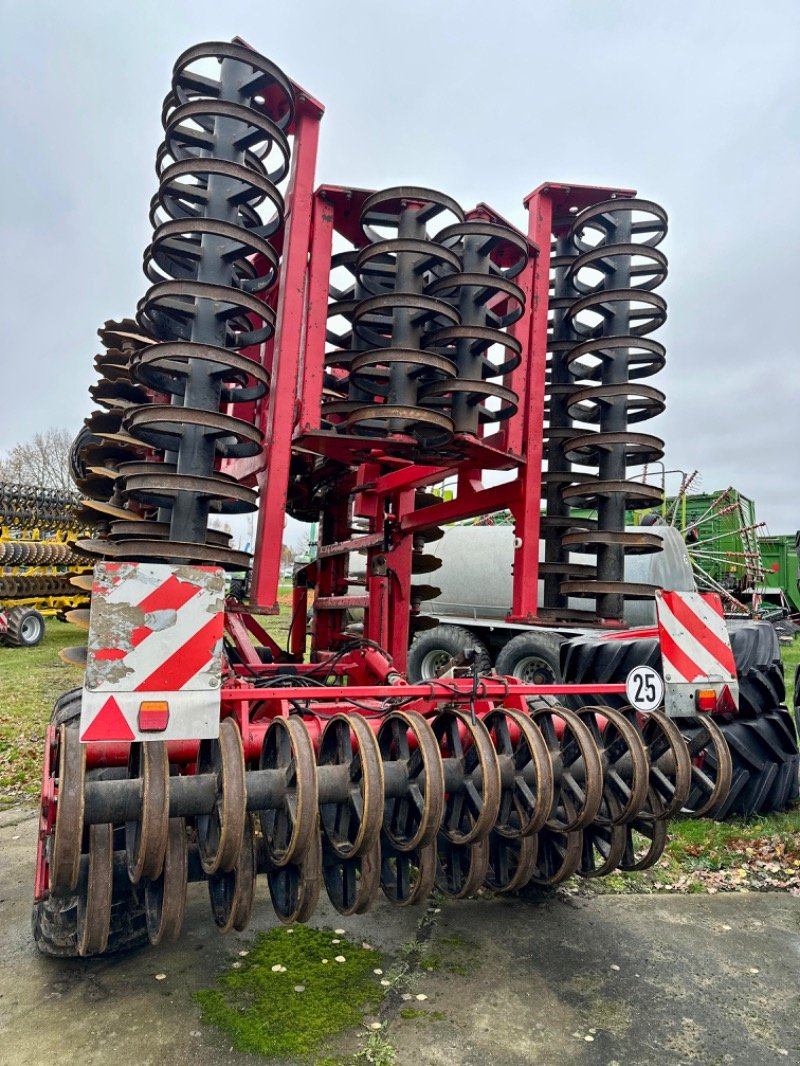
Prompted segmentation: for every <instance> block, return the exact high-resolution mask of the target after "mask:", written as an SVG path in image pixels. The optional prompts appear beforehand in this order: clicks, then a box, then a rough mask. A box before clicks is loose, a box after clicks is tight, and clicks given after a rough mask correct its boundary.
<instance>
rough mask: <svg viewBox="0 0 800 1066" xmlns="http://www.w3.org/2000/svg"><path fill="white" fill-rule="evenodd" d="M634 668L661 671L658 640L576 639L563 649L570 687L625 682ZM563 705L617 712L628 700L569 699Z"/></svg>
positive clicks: (564, 671)
mask: <svg viewBox="0 0 800 1066" xmlns="http://www.w3.org/2000/svg"><path fill="white" fill-rule="evenodd" d="M635 666H652V667H653V668H654V669H655V670H658V672H659V673H660V672H661V648H660V646H659V643H658V638H657V637H639V638H636V639H632V640H600V639H598V638H597V637H593V636H587V637H576V638H575V639H574V640H568V641H565V642H564V644H563V645H562V646H561V673H562V675H563V677H564V681H566V682H568V683H569V684H571V685H573V684H574V685H591V684H613V683H616V682H624V681H625V679H626V678H627V676H628V674H629V673H630V672H631V670H632V669H633V668H634V667H635ZM564 702H565V703H566V704H567V706H569V707H572V708H574V709H576V710H577V709H578V708H579V707H582V706H585V705H589V704H593V705H594V704H598V703H602V704H605V705H606V706H608V707H615V708H617V710H619V709H621V708H622V707H625V706H626V704H627V702H628V701H627V700H626V698H625V695H624V693H621V694H620V695H613V694H612V695H609V694H608V693H606V694H605V695H602V696H600V695H593V694H591V693H590V694H589V695H588V696H569V697H567V698H565V700H564Z"/></svg>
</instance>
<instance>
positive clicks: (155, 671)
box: [81, 563, 225, 742]
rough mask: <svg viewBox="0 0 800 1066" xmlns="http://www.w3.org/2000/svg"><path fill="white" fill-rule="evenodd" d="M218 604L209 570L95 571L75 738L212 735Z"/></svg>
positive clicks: (125, 567) (128, 567)
mask: <svg viewBox="0 0 800 1066" xmlns="http://www.w3.org/2000/svg"><path fill="white" fill-rule="evenodd" d="M224 597H225V581H224V574H223V572H222V570H219V569H217V568H213V567H199V566H166V565H163V564H158V563H100V564H98V566H97V567H96V568H95V573H94V583H93V586H92V610H91V616H90V620H89V646H88V652H87V661H86V675H85V680H84V695H83V704H82V708H81V739H82V740H84V741H87V742H88V741H117V740H127V741H130V740H145V739H159V740H162V739H164V740H177V739H186V738H195V737H203V736H214V735H216V730H217V729H218V726H219V700H220V684H221V654H222V634H223V625H224V617H225V616H224ZM162 705H165V706H163V707H162ZM153 706H156V707H157V708H161V709H159V710H157V711H156V712H155V713H154V712H153V709H152V708H153Z"/></svg>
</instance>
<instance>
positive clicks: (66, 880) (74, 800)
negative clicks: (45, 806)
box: [48, 725, 86, 892]
mask: <svg viewBox="0 0 800 1066" xmlns="http://www.w3.org/2000/svg"><path fill="white" fill-rule="evenodd" d="M85 783H86V747H85V746H84V745H83V744H81V742H80V737H79V736H78V729H77V728H76V727H75V726H67V725H62V726H60V727H59V730H58V791H57V793H56V824H55V831H54V833H53V847H52V851H51V853H50V856H49V863H48V865H49V867H50V889H51V890H53V891H60V890H62V889H63V890H66V891H70V892H71V891H73V890H74V888H75V886H76V885H77V883H78V876H79V874H80V868H81V842H82V839H83V805H84V799H85Z"/></svg>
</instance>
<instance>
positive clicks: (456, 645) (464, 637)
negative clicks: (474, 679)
mask: <svg viewBox="0 0 800 1066" xmlns="http://www.w3.org/2000/svg"><path fill="white" fill-rule="evenodd" d="M472 650H474V651H475V653H476V654H475V658H476V661H477V664H478V673H479V674H485V673H488V672H489V670H491V668H492V660H491V658H490V656H489V652H488V650H487V648H486V645H485V644H483V643H482V642H481V641H480V640H478V638H477V637H476V636H475V635H474V633H471V632H470V631H469V630H468V629H465V628H464V627H463V626H450V625H441V626H435V627H434V628H433V629H426V630H423V632H422V633H418V634H417V636H416V637H415V638H414V642H413V644H412V645H411V647H410V648H409V650H408V663H407V666H406V673H407V674H408V679H409V681H411V682H417V681H423V680H425V681H427V680H429V677H428V676H425V677H423V673H422V668H423V665H424V664H425V660H426V659H427V658H428V656H429V655H431V654H432V653H434V652H437V651H441V652H442V654H446V655H447V656H448V658H451V659H452V658H453V657H454V656H456V655H461V654H462V653H463V652H465V651H472Z"/></svg>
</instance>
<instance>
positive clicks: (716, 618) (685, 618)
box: [656, 591, 739, 715]
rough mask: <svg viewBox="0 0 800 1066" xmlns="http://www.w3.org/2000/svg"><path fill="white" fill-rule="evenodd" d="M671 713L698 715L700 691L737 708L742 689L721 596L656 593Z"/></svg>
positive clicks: (659, 633) (668, 707) (659, 631)
mask: <svg viewBox="0 0 800 1066" xmlns="http://www.w3.org/2000/svg"><path fill="white" fill-rule="evenodd" d="M656 609H657V613H658V635H659V639H660V642H661V657H662V661H663V668H664V681H665V682H666V688H667V713H669V714H676V715H677V714H679V713H680V714H694V713H696V710H697V708H696V705H695V692H696V689H697V688H698V687H703V688H706V687H707V688H709V689H710V688H713V689H715V690H716V691H717V692H718V693H721V692H722V690H723V688H727V690H728V697H729V698H730V700H731V701H732V702H733V704H736V705H738V700H739V685H738V680H737V675H736V664H735V662H734V659H733V651H732V649H731V640H730V636H729V634H728V627H727V625H726V624H725V618H724V616H723V613H722V602H721V600H720V598H719V596H718V595H717V594H716V593H713V592H710V593H700V592H662V591H657V592H656Z"/></svg>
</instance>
